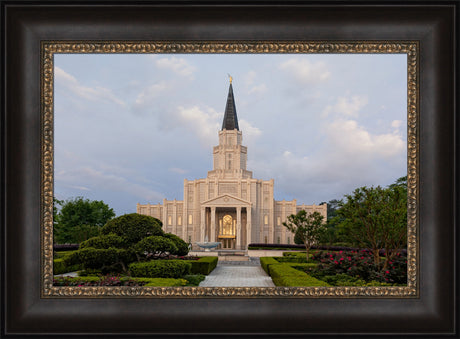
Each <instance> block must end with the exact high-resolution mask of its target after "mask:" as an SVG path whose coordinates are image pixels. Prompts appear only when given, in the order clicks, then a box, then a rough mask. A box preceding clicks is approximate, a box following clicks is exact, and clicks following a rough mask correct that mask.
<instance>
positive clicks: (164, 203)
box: [161, 199, 168, 228]
mask: <svg viewBox="0 0 460 339" xmlns="http://www.w3.org/2000/svg"><path fill="white" fill-rule="evenodd" d="M167 210H168V206H167V205H166V199H163V215H162V216H161V218H162V219H163V220H161V221H162V222H163V225H164V227H165V228H166V227H168V220H167V218H166V214H167V213H166V212H167Z"/></svg>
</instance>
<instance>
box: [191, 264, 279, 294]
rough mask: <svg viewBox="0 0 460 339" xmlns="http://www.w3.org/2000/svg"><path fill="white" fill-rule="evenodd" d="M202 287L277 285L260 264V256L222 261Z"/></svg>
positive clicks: (203, 282) (207, 277) (202, 283)
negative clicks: (245, 259)
mask: <svg viewBox="0 0 460 339" xmlns="http://www.w3.org/2000/svg"><path fill="white" fill-rule="evenodd" d="M199 286H200V287H275V284H273V281H272V279H271V278H270V276H268V275H267V273H265V271H264V270H263V269H262V267H261V266H260V261H259V258H250V260H249V261H220V260H219V262H218V264H217V267H216V268H215V269H214V271H212V272H211V274H209V275H208V276H206V279H205V280H203V281H202V282H201V283H200V285H199Z"/></svg>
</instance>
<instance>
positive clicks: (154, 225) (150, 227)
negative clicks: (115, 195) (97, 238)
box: [101, 213, 164, 246]
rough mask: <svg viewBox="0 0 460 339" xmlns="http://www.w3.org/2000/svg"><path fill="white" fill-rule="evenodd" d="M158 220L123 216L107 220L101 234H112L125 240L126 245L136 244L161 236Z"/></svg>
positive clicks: (132, 215)
mask: <svg viewBox="0 0 460 339" xmlns="http://www.w3.org/2000/svg"><path fill="white" fill-rule="evenodd" d="M162 225H163V224H162V223H161V221H160V220H158V219H156V218H153V217H149V216H147V215H141V214H137V213H131V214H125V215H122V216H120V217H117V218H115V219H112V220H109V221H108V222H107V223H106V224H105V225H104V226H103V227H102V229H101V233H102V234H109V233H114V234H116V235H118V236H120V237H123V238H124V239H125V240H126V245H127V246H130V245H132V244H135V243H137V242H138V241H140V240H141V239H142V238H145V237H149V236H152V235H158V236H159V235H163V234H164V232H163V230H162V229H161V226H162Z"/></svg>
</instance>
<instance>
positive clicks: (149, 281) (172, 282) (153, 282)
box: [125, 278, 188, 287]
mask: <svg viewBox="0 0 460 339" xmlns="http://www.w3.org/2000/svg"><path fill="white" fill-rule="evenodd" d="M125 279H131V280H134V281H137V282H144V283H146V284H145V285H143V286H147V287H149V286H185V285H187V283H188V281H187V280H186V279H174V278H125Z"/></svg>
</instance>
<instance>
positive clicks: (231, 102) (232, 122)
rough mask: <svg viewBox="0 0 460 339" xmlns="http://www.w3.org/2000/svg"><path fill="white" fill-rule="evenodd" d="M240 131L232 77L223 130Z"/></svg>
mask: <svg viewBox="0 0 460 339" xmlns="http://www.w3.org/2000/svg"><path fill="white" fill-rule="evenodd" d="M224 129H226V130H234V129H236V130H238V131H239V130H240V129H239V127H238V117H237V116H236V106H235V98H234V97H233V87H232V77H230V87H229V88H228V97H227V106H225V115H224V122H223V123H222V130H224Z"/></svg>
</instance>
